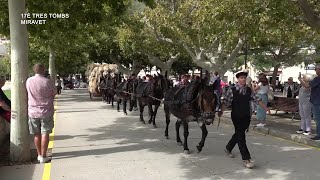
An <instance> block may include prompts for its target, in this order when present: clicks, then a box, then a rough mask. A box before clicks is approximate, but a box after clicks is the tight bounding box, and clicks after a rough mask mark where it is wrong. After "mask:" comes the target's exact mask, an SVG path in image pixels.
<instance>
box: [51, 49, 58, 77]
mask: <svg viewBox="0 0 320 180" xmlns="http://www.w3.org/2000/svg"><path fill="white" fill-rule="evenodd" d="M55 62H56V52H55V51H54V50H53V48H52V47H51V46H50V47H49V74H50V77H51V79H52V80H53V81H54V82H56V81H55V80H56V76H57V73H56V68H55V67H56V66H55Z"/></svg>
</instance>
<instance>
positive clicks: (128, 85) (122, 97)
mask: <svg viewBox="0 0 320 180" xmlns="http://www.w3.org/2000/svg"><path fill="white" fill-rule="evenodd" d="M132 84H133V83H132V80H128V81H124V82H121V83H120V84H119V85H118V86H117V89H116V96H117V110H118V112H120V103H121V102H122V103H123V112H124V114H125V115H127V114H128V113H127V101H128V100H129V101H130V99H131V94H132V93H133V85H132ZM130 106H131V103H130ZM130 109H131V107H130Z"/></svg>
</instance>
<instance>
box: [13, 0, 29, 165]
mask: <svg viewBox="0 0 320 180" xmlns="http://www.w3.org/2000/svg"><path fill="white" fill-rule="evenodd" d="M8 3H9V23H10V41H11V72H12V73H11V76H12V79H11V82H12V88H11V94H12V95H11V97H12V99H11V101H12V105H11V123H10V126H11V133H10V141H11V143H10V160H11V161H12V162H23V161H30V157H31V154H30V141H29V140H30V138H29V136H30V134H29V130H28V99H27V91H26V80H27V77H28V32H27V26H26V25H25V24H21V20H22V19H26V18H27V16H28V15H27V14H26V13H25V4H26V2H25V0H8Z"/></svg>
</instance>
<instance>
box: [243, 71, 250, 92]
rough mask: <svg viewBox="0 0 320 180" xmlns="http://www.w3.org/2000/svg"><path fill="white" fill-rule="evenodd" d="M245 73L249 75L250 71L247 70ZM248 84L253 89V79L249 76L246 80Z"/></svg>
mask: <svg viewBox="0 0 320 180" xmlns="http://www.w3.org/2000/svg"><path fill="white" fill-rule="evenodd" d="M243 72H245V73H249V69H245V70H243ZM246 84H247V86H248V87H249V88H252V78H251V77H250V76H249V75H248V76H247V78H246Z"/></svg>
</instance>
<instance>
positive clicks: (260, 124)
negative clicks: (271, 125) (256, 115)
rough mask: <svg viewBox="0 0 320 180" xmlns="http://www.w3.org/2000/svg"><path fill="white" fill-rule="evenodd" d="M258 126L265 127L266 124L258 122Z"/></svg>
mask: <svg viewBox="0 0 320 180" xmlns="http://www.w3.org/2000/svg"><path fill="white" fill-rule="evenodd" d="M256 126H257V127H264V126H265V124H262V123H259V124H257V125H256Z"/></svg>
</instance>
